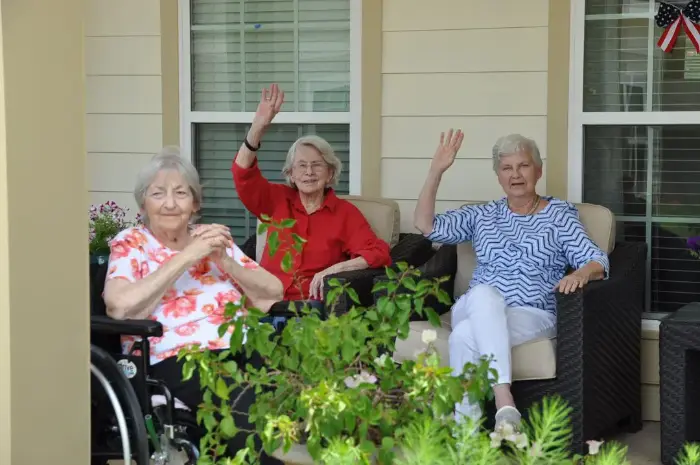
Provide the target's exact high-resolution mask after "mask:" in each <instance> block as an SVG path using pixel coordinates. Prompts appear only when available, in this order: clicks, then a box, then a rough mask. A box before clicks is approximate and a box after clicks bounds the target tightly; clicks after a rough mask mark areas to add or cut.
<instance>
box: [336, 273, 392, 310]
mask: <svg viewBox="0 0 700 465" xmlns="http://www.w3.org/2000/svg"><path fill="white" fill-rule="evenodd" d="M379 276H385V270H384V268H370V269H366V270H356V271H343V272H341V273H336V274H332V275H328V276H326V277H325V278H324V279H323V295H324V296H325V295H328V292H329V291H330V290H331V285H330V280H331V279H337V280H338V281H339V282H340V284H341V285H345V284H348V283H349V284H350V286H349V287H351V288H352V289H353V290H355V292H357V297H358V298H359V299H360V305H362V306H363V307H369V306H370V305H372V303H373V301H374V300H373V297H372V286H374V280H375V278H377V277H379ZM353 305H356V304H355V303H354V302H353V301H352V299H350V298H349V297H348V295H347V294H346V293H343V294H341V295H340V296H339V297H338V300H337V302H336V305H335V313H336V314H341V313H345V312H347V311H348V310H350V308H352V306H353Z"/></svg>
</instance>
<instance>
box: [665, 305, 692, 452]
mask: <svg viewBox="0 0 700 465" xmlns="http://www.w3.org/2000/svg"><path fill="white" fill-rule="evenodd" d="M659 365H660V367H659V371H660V378H661V380H660V381H661V387H660V391H661V461H662V462H663V464H664V465H673V464H675V463H676V462H675V459H676V458H677V456H678V453H679V452H680V451H681V448H682V447H683V444H684V443H685V442H689V441H694V442H695V441H700V303H692V304H688V305H686V306H685V307H683V308H681V309H679V310H678V311H676V312H675V313H673V314H671V315H669V316H667V317H666V318H664V319H663V320H661V327H660V330H659Z"/></svg>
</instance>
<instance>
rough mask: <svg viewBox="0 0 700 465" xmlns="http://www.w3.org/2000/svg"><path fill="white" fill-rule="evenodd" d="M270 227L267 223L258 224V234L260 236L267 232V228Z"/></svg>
mask: <svg viewBox="0 0 700 465" xmlns="http://www.w3.org/2000/svg"><path fill="white" fill-rule="evenodd" d="M269 227H270V225H269V224H268V223H260V224H258V234H262V233H264V232H265V231H267V228H269Z"/></svg>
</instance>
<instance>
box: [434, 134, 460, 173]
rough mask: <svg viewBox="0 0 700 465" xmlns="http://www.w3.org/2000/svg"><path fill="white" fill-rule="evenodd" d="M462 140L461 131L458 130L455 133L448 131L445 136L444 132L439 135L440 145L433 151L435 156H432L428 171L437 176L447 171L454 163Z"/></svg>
mask: <svg viewBox="0 0 700 465" xmlns="http://www.w3.org/2000/svg"><path fill="white" fill-rule="evenodd" d="M463 140H464V133H463V132H462V130H461V129H458V130H457V132H454V131H453V130H452V129H450V130H449V131H448V132H447V135H445V133H444V132H442V133H440V143H439V144H438V147H437V149H436V150H435V155H433V161H432V162H431V163H430V169H431V170H433V171H435V172H437V173H439V174H442V173H444V172H445V171H447V169H448V168H449V167H450V166H452V163H454V161H455V157H456V156H457V152H459V148H460V147H461V146H462V141H463Z"/></svg>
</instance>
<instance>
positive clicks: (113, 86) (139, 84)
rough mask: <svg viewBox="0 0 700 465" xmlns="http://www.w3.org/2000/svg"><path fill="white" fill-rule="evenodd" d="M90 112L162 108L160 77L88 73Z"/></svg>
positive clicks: (87, 110)
mask: <svg viewBox="0 0 700 465" xmlns="http://www.w3.org/2000/svg"><path fill="white" fill-rule="evenodd" d="M85 87H86V93H87V100H86V112H87V113H150V114H160V113H161V111H162V105H163V103H162V94H161V84H160V76H88V77H87V79H86V82H85Z"/></svg>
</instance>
